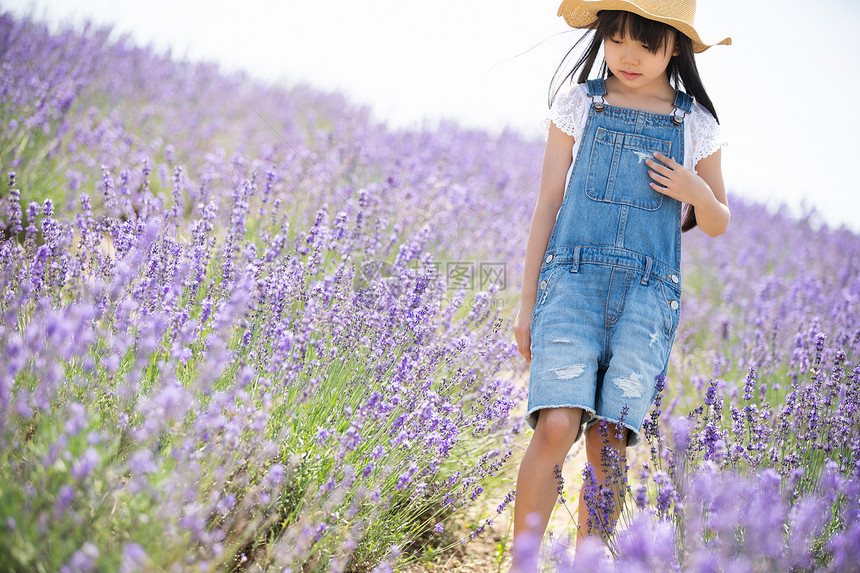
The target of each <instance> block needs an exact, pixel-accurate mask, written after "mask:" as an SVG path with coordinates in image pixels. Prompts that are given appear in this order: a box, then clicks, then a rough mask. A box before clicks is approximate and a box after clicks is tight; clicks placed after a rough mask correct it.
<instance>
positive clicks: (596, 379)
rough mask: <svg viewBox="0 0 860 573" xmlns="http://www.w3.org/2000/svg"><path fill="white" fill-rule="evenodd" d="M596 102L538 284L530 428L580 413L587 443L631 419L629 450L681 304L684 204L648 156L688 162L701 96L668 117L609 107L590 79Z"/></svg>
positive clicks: (678, 102) (679, 97) (679, 95)
mask: <svg viewBox="0 0 860 573" xmlns="http://www.w3.org/2000/svg"><path fill="white" fill-rule="evenodd" d="M588 94H589V96H590V97H591V99H592V103H591V108H590V110H589V114H588V120H587V122H586V126H585V129H584V131H583V136H582V143H581V144H580V146H579V151H578V152H577V156H576V158H575V160H574V165H573V169H572V172H571V174H570V179H569V182H568V185H567V188H566V190H565V195H564V199H563V201H562V205H561V208H560V209H559V212H558V216H557V218H556V222H555V226H554V227H553V230H552V234H551V235H550V238H549V242H548V244H547V248H546V252H545V253H544V259H543V261H542V263H541V267H540V273H539V277H538V290H537V300H536V302H535V308H534V312H533V313H532V318H531V352H532V360H531V363H530V368H529V400H528V411H527V413H526V421H527V422H528V424H529V425H530V426H531V427H532V428H534V427H535V426H536V425H537V420H538V416H539V414H540V410H541V409H542V408H555V407H578V408H582V410H583V416H582V424H581V426H580V428H579V430H578V432H577V436H576V440H579V439H580V437H581V436H582V435H584V433H585V430H586V429H588V428H589V427H590V426H592V425H593V424H596V423H597V422H599V421H600V419H606V420H610V421H612V422H616V423H617V422H619V421H620V420H621V417H622V412H624V420H623V423H624V425H625V426H626V427H627V428H629V429H630V432H628V439H627V445H628V446H633V445H636V444H637V443H639V441H640V436H639V434H640V431H641V428H642V421H643V420H644V418H645V415H646V413H647V411H648V409H649V408H650V407H651V404H652V403H653V402H654V399H655V398H656V396H657V389H656V379H657V376H658V375H659V374H660V373H663V374H665V372H666V367H667V365H668V363H669V354H670V352H671V350H672V345H673V343H674V340H675V331H676V329H677V327H678V319H679V317H680V303H681V269H680V263H681V203H680V202H679V201H677V200H675V199H673V198H671V197H669V196H668V195H663V194H662V193H659V192H657V191H654V190H653V189H652V188H651V186H650V183H651V182H652V181H653V180H652V179H651V178H650V177H649V175H648V171H649V168H648V165H647V164H646V163H645V159H647V158H649V157H653V152H654V151H659V152H660V153H662V154H663V155H666V156H668V157H672V158H673V159H674V160H675V161H677V162H678V163H679V164H682V165H683V163H684V161H683V159H684V122H683V117H684V116H685V115H686V114H687V113H689V112H690V109H691V107H692V104H693V99H692V97H690V96H689V95H688V94H686V93H684V92H682V91H680V90H678V91H677V92H676V95H675V110H674V112H673V113H672V114H669V115H666V114H658V113H651V112H646V111H641V110H634V109H626V108H620V107H615V106H611V105H609V104H607V103H605V101H604V100H603V97H602V96H604V95H605V94H606V87H605V85H604V82H603V80H601V79H598V80H589V81H588ZM625 408H626V412H625Z"/></svg>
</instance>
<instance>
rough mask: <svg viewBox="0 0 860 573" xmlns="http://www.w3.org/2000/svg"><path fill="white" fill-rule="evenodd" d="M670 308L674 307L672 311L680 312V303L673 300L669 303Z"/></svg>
mask: <svg viewBox="0 0 860 573" xmlns="http://www.w3.org/2000/svg"><path fill="white" fill-rule="evenodd" d="M669 306H671V307H672V310H678V301H677V300H673V301H672V302H670V303H669Z"/></svg>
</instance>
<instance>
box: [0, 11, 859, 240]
mask: <svg viewBox="0 0 860 573" xmlns="http://www.w3.org/2000/svg"><path fill="white" fill-rule="evenodd" d="M559 3H560V2H559V0H552V1H549V0H529V1H528V2H526V1H519V2H514V1H512V0H468V1H456V0H436V1H435V2H432V3H427V2H412V1H404V0H364V1H362V2H358V1H356V0H327V1H326V2H314V1H311V0H285V1H276V0H243V1H242V2H235V1H233V0H207V1H202V0H147V1H145V2H141V1H139V0H6V1H5V2H4V6H3V8H5V9H6V10H9V11H11V12H13V13H15V14H18V15H23V14H28V13H32V14H33V15H34V16H35V17H36V19H38V20H42V21H48V22H50V23H51V24H52V25H53V26H56V25H57V24H58V23H60V22H63V21H73V22H82V21H83V20H84V19H86V18H89V19H91V20H93V21H94V22H97V23H104V24H112V25H113V26H114V30H115V33H116V34H117V36H118V35H119V34H120V33H123V32H130V33H131V34H132V36H133V37H134V39H135V40H136V41H137V42H138V43H139V44H141V45H146V44H149V43H151V44H152V45H153V47H155V48H156V50H158V51H160V52H164V51H165V50H166V49H167V47H168V46H170V47H172V54H173V55H174V57H178V58H181V59H193V60H198V59H205V60H215V61H218V62H220V63H221V65H222V66H223V68H224V69H225V70H233V69H238V68H242V69H245V70H247V71H248V72H249V73H251V74H252V75H254V76H256V77H260V78H262V79H266V80H270V81H277V82H282V83H284V84H285V85H291V84H295V83H302V82H304V83H309V84H311V85H314V86H317V87H319V88H323V89H330V90H338V91H341V92H343V93H345V94H346V95H347V96H348V97H349V98H350V100H351V101H354V102H356V103H358V104H364V105H368V106H370V107H371V109H372V110H373V112H374V116H375V117H376V118H377V119H379V120H383V121H387V122H388V123H389V124H390V125H394V126H405V127H408V126H421V125H422V124H423V123H424V122H429V124H430V125H432V124H433V123H435V122H436V121H438V120H439V119H440V118H447V119H453V120H455V121H458V122H459V123H461V124H463V125H466V126H470V127H481V128H485V129H487V130H489V131H491V132H498V131H500V130H501V129H503V128H504V127H506V126H507V127H510V128H513V129H516V130H519V131H520V132H522V133H523V134H524V135H527V136H535V137H539V136H542V132H541V130H540V122H541V120H542V119H543V117H544V116H545V114H546V98H547V88H548V85H549V81H550V78H551V76H552V73H553V72H554V71H555V68H556V66H557V65H558V63H559V61H560V60H561V57H562V56H563V55H564V54H565V53H566V52H567V50H568V49H569V47H570V45H572V44H573V42H574V41H575V40H576V38H577V37H578V36H577V33H576V32H574V31H572V30H571V29H570V28H568V27H567V25H566V24H565V23H564V21H563V20H562V19H561V18H559V17H557V16H556V12H557V9H558V5H559ZM696 24H697V28H698V29H699V31H700V33H701V34H702V35H704V36H705V37H707V36H708V35H719V34H722V36H725V35H730V36H731V37H732V40H733V45H732V46H716V47H713V48H711V49H709V50H708V51H706V52H704V53H703V54H700V55H699V56H698V57H697V63H698V67H699V71H700V73H701V75H702V79H703V81H704V83H705V87H706V88H707V90H708V93H709V95H710V96H711V99H712V101H713V102H714V105H715V106H716V109H717V113H718V114H719V117H720V121H721V123H722V126H723V133H724V135H725V137H726V138H727V139H728V141H729V146H728V147H727V148H726V149H725V150H724V151H723V174H724V177H725V179H726V184H727V188H728V190H729V194H730V195H729V201H730V205H731V196H732V195H733V194H734V195H736V196H743V197H748V198H752V199H756V200H760V201H765V202H767V203H768V204H771V205H777V204H779V203H786V204H788V205H789V206H790V207H791V208H792V209H793V210H794V211H795V212H797V211H798V210H799V209H800V208H801V206H802V205H808V206H814V207H815V208H816V210H817V211H818V212H819V213H820V214H821V216H822V217H823V219H824V220H825V221H827V222H828V223H829V224H831V225H833V226H839V225H840V224H845V225H848V226H850V227H851V228H852V229H854V230H855V231H858V232H860V178H858V176H857V175H856V166H857V165H858V163H857V160H858V157H860V143H858V140H857V138H856V137H854V134H856V133H860V113H858V112H857V111H856V110H855V109H854V106H855V105H856V102H858V101H860V64H858V57H857V55H858V54H860V33H858V31H860V2H857V0H819V1H817V2H810V1H808V0H806V1H800V0H699V2H698V10H697V13H696ZM722 36H720V37H722Z"/></svg>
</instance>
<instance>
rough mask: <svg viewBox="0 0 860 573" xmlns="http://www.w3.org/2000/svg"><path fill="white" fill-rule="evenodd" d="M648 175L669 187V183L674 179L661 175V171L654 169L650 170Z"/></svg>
mask: <svg viewBox="0 0 860 573" xmlns="http://www.w3.org/2000/svg"><path fill="white" fill-rule="evenodd" d="M648 175H650V176H651V179H653V180H654V181H656V182H658V183H661V184H662V185H663V186H664V187H668V184H669V183H671V182H672V180H671V179H669V178H668V177H666V176H664V175H660V174H659V173H656V172H654V171H649V172H648Z"/></svg>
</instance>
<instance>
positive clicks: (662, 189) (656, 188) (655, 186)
mask: <svg viewBox="0 0 860 573" xmlns="http://www.w3.org/2000/svg"><path fill="white" fill-rule="evenodd" d="M651 188H652V189H653V190H654V191H657V192H658V193H662V194H663V195H668V196H669V197H674V196H673V195H672V190H671V189H669V188H668V187H663V186H661V185H658V184H656V183H654V182H653V181H652V182H651Z"/></svg>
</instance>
